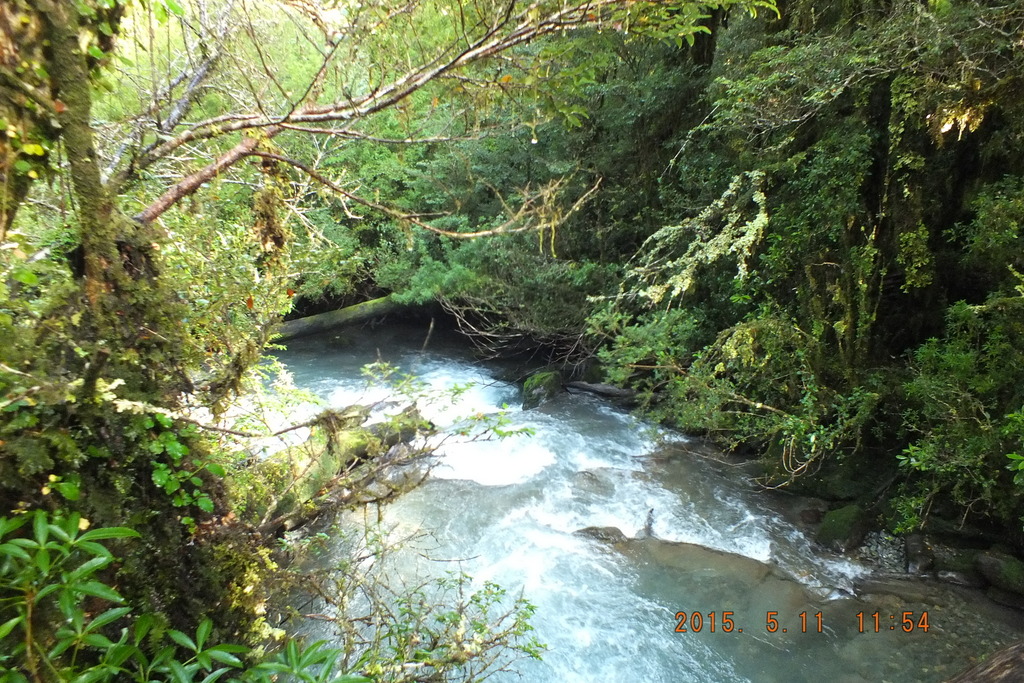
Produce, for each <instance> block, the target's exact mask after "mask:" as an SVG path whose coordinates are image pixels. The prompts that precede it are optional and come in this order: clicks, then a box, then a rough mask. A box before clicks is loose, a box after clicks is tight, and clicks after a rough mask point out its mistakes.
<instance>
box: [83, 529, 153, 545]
mask: <svg viewBox="0 0 1024 683" xmlns="http://www.w3.org/2000/svg"><path fill="white" fill-rule="evenodd" d="M108 538H141V536H140V535H139V532H138V531H135V530H134V529H128V528H126V527H123V526H112V527H108V528H106V529H93V530H92V531H86V532H85V533H84V534H82V535H81V537H80V538H79V539H78V540H79V543H81V541H102V540H104V539H108Z"/></svg>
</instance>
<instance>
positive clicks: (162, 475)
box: [152, 467, 171, 488]
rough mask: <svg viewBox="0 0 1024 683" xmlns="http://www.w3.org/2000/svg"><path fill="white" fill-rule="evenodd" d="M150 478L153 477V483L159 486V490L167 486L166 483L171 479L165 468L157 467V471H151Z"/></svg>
mask: <svg viewBox="0 0 1024 683" xmlns="http://www.w3.org/2000/svg"><path fill="white" fill-rule="evenodd" d="M152 476H153V483H154V484H156V485H157V486H159V487H160V488H163V487H165V486H167V482H168V481H169V480H170V478H171V473H170V472H169V471H167V469H166V468H163V467H158V468H157V469H155V470H153V475H152Z"/></svg>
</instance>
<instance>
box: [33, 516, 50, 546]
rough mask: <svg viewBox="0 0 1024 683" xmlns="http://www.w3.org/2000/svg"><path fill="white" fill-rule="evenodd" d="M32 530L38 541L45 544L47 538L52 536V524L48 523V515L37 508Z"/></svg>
mask: <svg viewBox="0 0 1024 683" xmlns="http://www.w3.org/2000/svg"><path fill="white" fill-rule="evenodd" d="M32 530H33V532H34V535H35V539H36V543H38V544H39V545H45V544H46V539H47V538H49V536H50V525H49V524H47V523H46V515H45V514H43V511H42V510H36V513H35V516H34V517H33V518H32Z"/></svg>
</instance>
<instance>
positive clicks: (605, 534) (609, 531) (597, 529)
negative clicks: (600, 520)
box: [573, 526, 628, 543]
mask: <svg viewBox="0 0 1024 683" xmlns="http://www.w3.org/2000/svg"><path fill="white" fill-rule="evenodd" d="M573 535H575V536H583V537H584V538H592V539H594V540H596V541H601V542H603V543H622V542H624V541H626V540H628V538H627V536H626V534H624V533H622V531H621V530H620V529H619V528H618V527H614V526H588V527H585V528H583V529H578V530H576V531H574V532H573Z"/></svg>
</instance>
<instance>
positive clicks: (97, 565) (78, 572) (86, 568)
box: [68, 556, 112, 583]
mask: <svg viewBox="0 0 1024 683" xmlns="http://www.w3.org/2000/svg"><path fill="white" fill-rule="evenodd" d="M111 559H112V558H109V557H102V556H100V557H94V558H92V559H91V560H89V561H88V562H86V563H85V564H83V565H82V566H80V567H78V568H77V569H75V570H74V571H73V572H71V574H69V575H68V582H69V583H70V582H71V581H80V580H81V579H84V578H85V577H86V576H88V575H90V574H93V573H95V572H96V571H97V570H98V569H102V568H103V567H106V566H107V565H108V564H110V561H111Z"/></svg>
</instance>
